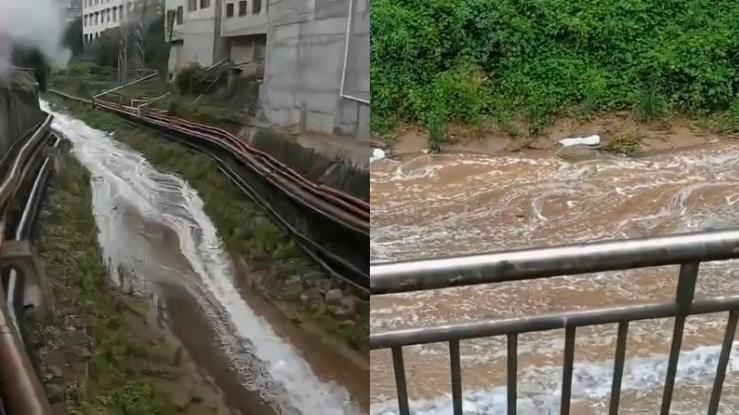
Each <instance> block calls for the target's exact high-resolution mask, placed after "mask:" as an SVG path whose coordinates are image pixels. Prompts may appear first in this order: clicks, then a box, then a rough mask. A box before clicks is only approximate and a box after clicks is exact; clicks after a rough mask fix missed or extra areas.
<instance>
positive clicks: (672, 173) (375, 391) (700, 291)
mask: <svg viewBox="0 0 739 415" xmlns="http://www.w3.org/2000/svg"><path fill="white" fill-rule="evenodd" d="M737 201H739V145H738V144H733V143H728V142H722V143H716V144H709V145H704V146H700V147H693V148H690V149H683V150H680V151H676V152H671V153H662V154H652V155H649V156H645V157H640V158H621V157H615V156H601V157H598V158H596V159H592V160H587V161H579V162H570V161H565V160H561V159H558V158H555V157H552V155H551V154H550V153H545V152H532V153H526V152H522V153H516V154H515V155H506V156H485V155H474V154H441V155H419V156H406V157H404V158H402V159H401V160H388V159H383V160H380V161H376V162H373V163H372V177H371V203H372V236H371V255H372V261H373V263H374V262H385V261H398V260H410V259H422V258H436V257H440V256H450V255H461V254H472V253H481V252H486V251H497V250H508V249H515V248H524V247H542V246H551V245H558V244H570V243H575V242H583V241H589V240H599V239H613V238H628V237H639V236H651V235H666V234H671V233H681V232H689V231H698V230H708V229H725V228H737V227H739V206H737ZM737 267H739V263H737V262H736V261H723V262H713V263H704V264H702V265H701V270H700V274H699V279H698V286H697V289H696V297H700V296H706V295H728V294H736V293H738V292H739V272H737ZM676 276H677V267H676V266H675V267H658V268H648V269H642V270H630V271H623V272H608V273H598V274H587V275H581V276H568V277H559V278H551V279H546V280H536V281H524V282H516V283H505V284H496V285H483V286H473V287H463V288H454V289H444V290H436V291H425V292H416V293H408V294H402V295H388V296H379V297H373V298H372V302H371V315H372V319H371V330H372V331H373V332H380V331H384V330H387V329H390V328H404V327H424V326H432V325H438V324H442V323H452V322H460V321H474V320H479V319H489V318H503V317H511V316H521V315H527V314H540V313H547V312H555V311H564V310H575V309H587V308H594V307H604V306H609V305H619V304H629V303H641V302H653V301H660V300H661V301H668V300H670V299H672V298H673V297H674V292H675V285H676ZM727 318H728V314H727V313H723V314H716V315H707V316H693V317H689V318H688V320H687V323H686V327H685V337H684V340H683V346H682V353H681V356H680V361H679V366H678V374H677V381H676V389H675V393H674V400H673V404H672V412H671V413H675V414H697V413H705V411H706V408H707V406H708V399H709V396H710V390H711V385H712V382H713V377H714V375H715V371H716V364H717V361H718V352H719V348H720V344H721V339H722V336H723V331H724V329H725V327H726V320H727ZM672 323H673V321H672V319H661V320H651V321H643V322H634V323H632V324H631V325H630V330H629V337H628V344H627V359H628V360H627V362H626V367H625V370H624V380H623V391H622V404H621V410H620V413H626V414H653V413H658V412H659V405H660V399H661V395H662V386H663V382H664V377H665V372H666V366H667V355H668V352H669V347H670V338H671V334H672ZM615 339H616V327H615V325H605V326H598V327H588V328H582V329H578V331H577V339H576V349H575V367H574V376H573V392H572V393H573V395H572V396H573V409H572V413H576V414H601V413H606V412H607V409H608V408H607V405H608V399H609V394H610V382H611V376H612V370H613V361H612V357H613V353H614V348H615ZM563 348H564V331H551V332H545V333H531V334H524V335H520V336H519V358H518V365H519V368H518V379H519V386H518V388H519V392H518V396H519V398H518V407H519V413H522V414H550V413H552V414H554V413H559V394H560V388H561V370H562V369H561V364H562V350H563ZM737 349H739V343H738V342H735V343H734V349H733V353H732V359H731V360H730V363H729V368H728V373H727V377H726V381H725V386H724V393H723V395H722V404H721V407H720V413H725V414H735V413H739V376H737V372H739V352H738V351H737ZM404 356H405V358H406V361H405V364H406V372H407V381H408V390H409V395H410V399H411V401H412V402H411V408H412V412H414V413H416V414H429V415H431V414H434V415H435V414H448V413H451V398H450V396H451V386H450V385H451V382H450V377H449V359H448V348H447V345H446V344H430V345H424V346H414V347H408V348H405V349H404ZM461 356H462V381H463V390H464V400H465V402H464V411H465V412H464V413H465V414H480V415H482V414H504V413H505V406H506V403H505V400H506V395H505V376H506V370H505V368H506V366H505V364H506V361H505V357H506V343H505V338H502V337H501V338H499V337H493V338H484V339H475V340H466V341H462V342H461ZM371 361H372V366H371V391H372V396H371V399H372V406H371V410H370V412H371V413H372V414H383V415H385V414H393V413H396V411H397V403H396V401H395V399H396V395H395V384H394V381H393V374H392V362H391V360H390V353H389V352H388V351H374V352H372V354H371Z"/></svg>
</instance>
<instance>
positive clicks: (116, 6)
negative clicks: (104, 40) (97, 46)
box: [82, 0, 131, 43]
mask: <svg viewBox="0 0 739 415" xmlns="http://www.w3.org/2000/svg"><path fill="white" fill-rule="evenodd" d="M124 6H128V7H124ZM129 7H131V5H130V4H129V2H128V1H126V0H83V4H82V38H83V40H84V41H85V43H89V42H92V41H93V40H95V39H97V38H99V37H100V35H101V34H102V33H103V32H104V31H105V30H108V29H112V28H114V27H120V25H121V22H122V21H123V20H124V18H125V14H126V13H127V12H128V10H129Z"/></svg>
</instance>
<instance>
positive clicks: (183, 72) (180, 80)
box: [174, 63, 207, 95]
mask: <svg viewBox="0 0 739 415" xmlns="http://www.w3.org/2000/svg"><path fill="white" fill-rule="evenodd" d="M174 82H175V86H176V87H177V92H179V94H180V95H194V94H199V93H201V92H202V91H203V90H204V89H205V88H206V87H207V85H206V84H207V80H206V74H205V69H203V68H202V67H201V66H200V65H198V64H197V63H193V64H192V65H189V66H186V67H184V68H182V69H180V70H179V71H177V75H176V76H175V81H174Z"/></svg>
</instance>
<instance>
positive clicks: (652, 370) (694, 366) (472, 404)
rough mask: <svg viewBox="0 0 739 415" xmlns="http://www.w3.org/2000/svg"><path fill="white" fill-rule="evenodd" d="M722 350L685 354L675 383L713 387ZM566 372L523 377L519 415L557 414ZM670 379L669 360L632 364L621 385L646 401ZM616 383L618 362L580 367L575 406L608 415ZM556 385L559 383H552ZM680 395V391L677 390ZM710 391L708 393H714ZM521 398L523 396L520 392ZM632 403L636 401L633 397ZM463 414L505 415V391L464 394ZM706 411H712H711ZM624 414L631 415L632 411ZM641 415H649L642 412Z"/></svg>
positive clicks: (447, 402)
mask: <svg viewBox="0 0 739 415" xmlns="http://www.w3.org/2000/svg"><path fill="white" fill-rule="evenodd" d="M719 351H720V348H719V347H713V346H709V347H700V348H697V349H694V350H690V351H686V352H682V353H681V354H680V365H679V367H678V371H677V374H676V376H675V381H676V382H677V383H678V384H680V383H683V382H691V381H692V382H694V381H696V380H704V381H707V383H709V384H710V382H712V381H713V378H714V376H715V374H716V372H715V367H716V365H717V364H718V356H719ZM738 351H739V345H737V344H735V345H734V349H733V353H737V352H738ZM737 371H739V362H737V361H730V362H729V365H728V367H727V374H726V376H727V378H730V377H732V376H735V375H736V372H737ZM561 372H562V368H561V367H559V366H556V367H552V366H547V367H537V368H532V369H530V370H527V371H525V372H523V373H519V378H518V380H519V385H523V387H522V386H519V388H523V390H522V392H523V395H524V396H522V397H519V399H518V401H517V403H516V405H517V408H516V409H517V412H518V413H519V414H523V415H528V414H531V415H534V414H558V413H559V404H560V393H561V383H559V382H560V381H557V380H556V379H561V374H562V373H561ZM666 373H667V355H661V356H655V357H649V358H638V359H631V360H629V361H628V362H626V364H625V365H624V373H623V379H622V383H621V393H622V396H627V397H628V396H629V395H636V397H637V398H638V397H639V395H642V396H646V395H648V394H649V393H650V391H652V390H659V389H660V388H661V387H662V386H663V384H664V380H665V375H666ZM612 377H613V362H612V361H609V362H582V363H576V364H575V365H574V369H573V381H572V401H573V403H577V402H582V401H595V405H593V406H594V412H593V413H606V412H607V411H608V407H607V406H605V404H606V403H607V402H608V401H607V399H608V397H609V396H610V393H611V383H610V381H611V379H612ZM552 379H555V381H551V380H552ZM678 391H679V389H678ZM709 391H710V390H705V391H704V392H709ZM519 396H521V392H519ZM631 398H632V399H633V398H634V396H631ZM463 400H464V404H463V410H464V414H465V415H505V414H506V408H507V402H506V388H505V387H496V388H492V389H488V390H475V391H469V392H466V393H464V394H463ZM694 403H697V404H698V405H700V404H705V405H707V400H705V401H700V400H699V401H698V402H694ZM706 407H707V406H706ZM410 409H411V412H413V413H414V414H416V415H435V414H450V413H452V412H453V410H452V401H451V399H450V398H449V397H444V398H439V399H435V400H425V401H414V402H411V403H410ZM700 412H702V411H698V410H697V408H696V407H695V406H693V405H692V404H685V403H681V402H680V401H679V400H677V401H676V402H675V404H674V405H672V407H671V411H670V413H671V414H685V415H687V414H696V413H700ZM370 413H371V414H373V415H395V414H397V413H398V411H397V403H396V402H395V401H387V402H384V403H381V404H376V405H373V407H372V408H371V410H370ZM620 413H639V412H631V411H629V410H628V409H627V410H622V411H621V412H620ZM641 413H650V412H648V411H643V412H641ZM720 413H722V414H736V413H739V405H738V404H737V402H736V400H734V401H729V402H726V401H724V403H723V405H722V406H721V411H720Z"/></svg>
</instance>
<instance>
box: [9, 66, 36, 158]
mask: <svg viewBox="0 0 739 415" xmlns="http://www.w3.org/2000/svg"><path fill="white" fill-rule="evenodd" d="M43 118H44V115H43V113H42V112H41V110H40V109H39V106H38V93H37V91H36V86H35V80H34V79H33V77H32V76H30V75H28V74H26V73H24V72H19V71H18V72H15V71H14V72H12V73H11V74H10V76H9V77H8V79H7V80H2V79H0V159H1V158H3V157H5V156H6V155H7V154H8V151H9V150H10V148H11V147H12V146H13V144H15V143H16V142H17V141H18V140H20V139H21V138H23V136H24V135H25V134H26V133H28V132H29V131H30V130H31V129H32V128H33V127H34V126H36V125H37V124H38V123H39V122H41V121H43Z"/></svg>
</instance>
